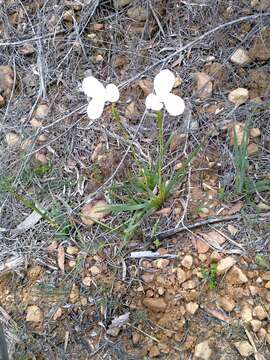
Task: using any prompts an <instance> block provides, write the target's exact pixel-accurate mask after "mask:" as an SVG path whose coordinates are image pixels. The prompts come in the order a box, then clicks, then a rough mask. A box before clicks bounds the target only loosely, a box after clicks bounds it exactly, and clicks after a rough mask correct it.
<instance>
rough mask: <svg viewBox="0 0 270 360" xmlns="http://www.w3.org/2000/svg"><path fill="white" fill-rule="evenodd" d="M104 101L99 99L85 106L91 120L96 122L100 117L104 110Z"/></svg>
mask: <svg viewBox="0 0 270 360" xmlns="http://www.w3.org/2000/svg"><path fill="white" fill-rule="evenodd" d="M104 105H105V101H104V100H100V99H93V100H91V101H90V102H89V104H88V106H87V115H88V117H89V118H90V119H91V120H96V119H98V118H100V117H101V115H102V113H103V109H104Z"/></svg>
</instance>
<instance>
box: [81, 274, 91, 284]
mask: <svg viewBox="0 0 270 360" xmlns="http://www.w3.org/2000/svg"><path fill="white" fill-rule="evenodd" d="M82 283H83V285H85V286H91V284H92V279H91V277H90V276H85V277H84V278H83V279H82Z"/></svg>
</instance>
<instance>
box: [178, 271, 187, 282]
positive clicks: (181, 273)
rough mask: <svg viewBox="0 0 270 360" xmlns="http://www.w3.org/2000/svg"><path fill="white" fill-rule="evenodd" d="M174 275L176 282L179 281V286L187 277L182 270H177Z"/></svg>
mask: <svg viewBox="0 0 270 360" xmlns="http://www.w3.org/2000/svg"><path fill="white" fill-rule="evenodd" d="M176 274H177V280H178V281H179V283H180V284H182V283H183V282H184V281H186V278H187V276H186V273H185V271H184V270H183V269H181V268H177V270H176Z"/></svg>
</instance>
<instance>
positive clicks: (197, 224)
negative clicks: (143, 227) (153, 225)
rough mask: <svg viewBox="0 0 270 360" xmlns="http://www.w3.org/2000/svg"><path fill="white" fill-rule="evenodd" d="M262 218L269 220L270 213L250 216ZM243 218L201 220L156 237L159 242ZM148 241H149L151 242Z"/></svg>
mask: <svg viewBox="0 0 270 360" xmlns="http://www.w3.org/2000/svg"><path fill="white" fill-rule="evenodd" d="M258 216H259V217H261V218H267V217H270V212H267V213H264V214H260V215H258V214H251V215H249V218H250V219H255V218H257V217H258ZM240 218H241V214H235V215H228V216H221V217H212V218H208V219H206V220H201V221H197V222H195V223H193V224H187V225H184V226H179V227H176V228H174V229H169V230H166V231H162V232H160V233H159V234H157V235H155V238H156V239H158V240H164V239H166V238H169V237H171V236H174V235H176V234H178V233H180V232H183V231H186V230H191V229H195V228H198V227H201V226H204V225H210V224H217V223H221V222H226V221H231V220H237V219H238V220H239V219H240ZM150 239H151V238H150ZM150 239H148V240H150Z"/></svg>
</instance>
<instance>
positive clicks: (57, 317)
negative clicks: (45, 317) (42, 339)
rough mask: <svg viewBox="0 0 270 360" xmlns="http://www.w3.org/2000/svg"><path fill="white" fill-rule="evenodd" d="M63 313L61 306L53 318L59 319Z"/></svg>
mask: <svg viewBox="0 0 270 360" xmlns="http://www.w3.org/2000/svg"><path fill="white" fill-rule="evenodd" d="M62 313H63V311H62V308H60V307H59V308H58V309H57V310H56V312H55V313H54V315H53V320H54V321H56V320H58V319H59V318H60V317H61V316H62Z"/></svg>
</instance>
